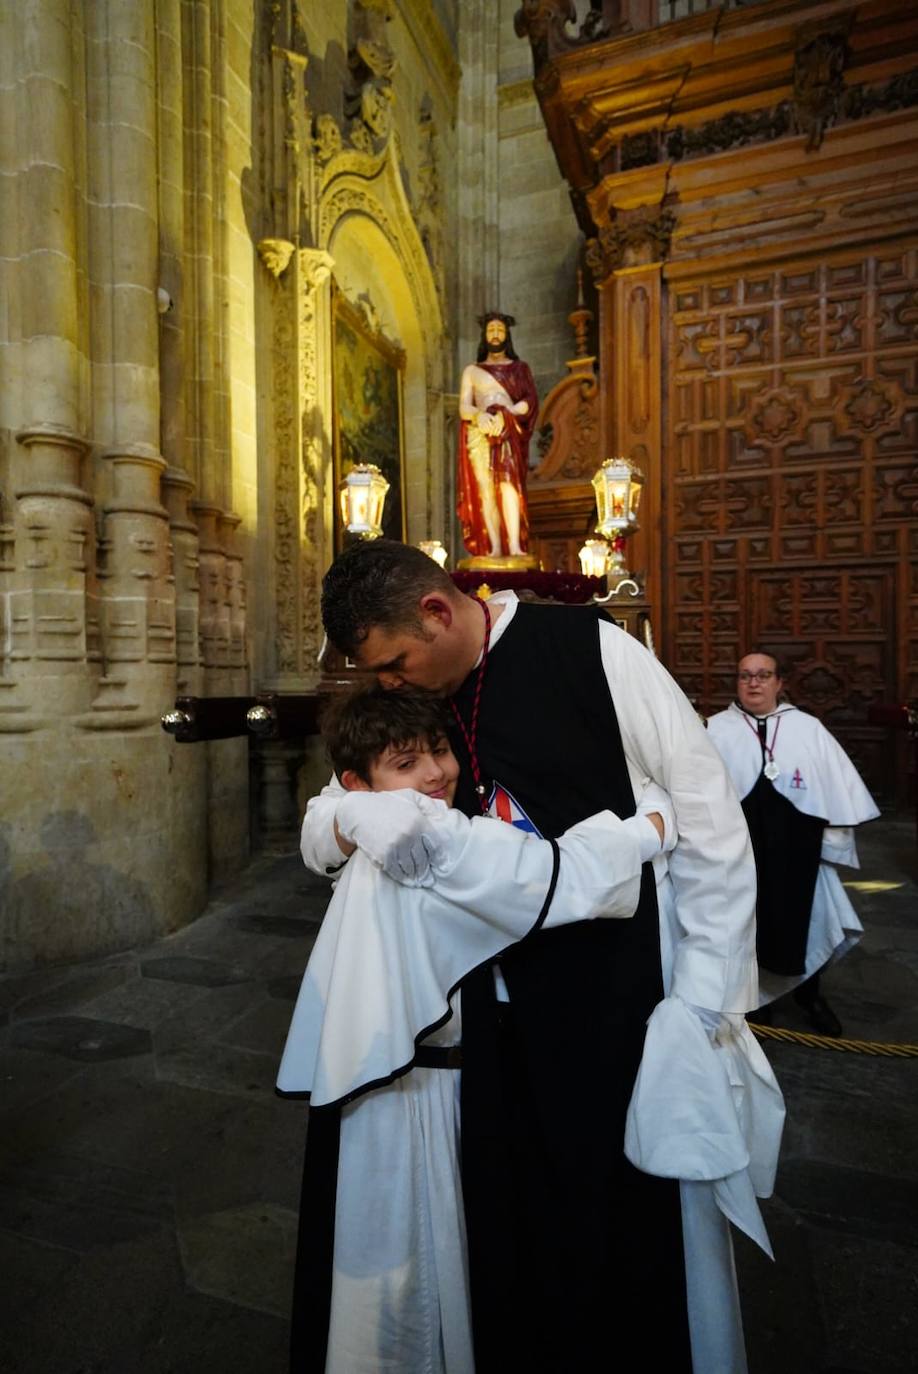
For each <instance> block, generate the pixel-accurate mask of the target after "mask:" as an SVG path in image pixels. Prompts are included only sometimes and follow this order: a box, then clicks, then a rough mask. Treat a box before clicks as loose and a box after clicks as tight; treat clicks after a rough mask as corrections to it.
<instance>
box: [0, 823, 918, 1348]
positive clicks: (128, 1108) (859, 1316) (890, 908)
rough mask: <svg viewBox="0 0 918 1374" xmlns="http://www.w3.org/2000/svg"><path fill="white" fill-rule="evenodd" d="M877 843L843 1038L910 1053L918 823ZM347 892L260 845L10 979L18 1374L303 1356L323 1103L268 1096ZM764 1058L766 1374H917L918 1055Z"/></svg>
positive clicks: (1, 1155)
mask: <svg viewBox="0 0 918 1374" xmlns="http://www.w3.org/2000/svg"><path fill="white" fill-rule="evenodd" d="M861 851H862V858H863V869H862V871H861V873H860V874H855V873H852V874H850V875H849V876H850V877H851V878H852V879H860V880H862V881H866V883H867V884H868V888H870V887H872V888H873V890H854V891H853V893H852V895H853V897H854V900H855V903H856V905H857V906H858V909H859V910H860V912H861V913H862V915H863V917H864V920H865V924H866V925H867V928H868V933H867V937H866V939H865V940H864V942H863V944H862V946H861V947H860V948H859V949H857V950H855V951H854V953H852V954H851V955H850V956H849V957H848V958H847V959H846V960H845V961H844V962H843V963H842V964H840V965H839V967H838V968H837V969H836V970H834V971H833V972H832V974H831V975H829V977H827V979H826V983H825V988H826V991H827V993H828V994H829V995H830V997H831V1000H832V1003H833V1005H834V1006H835V1007H836V1009H837V1011H838V1013H839V1015H840V1016H841V1017H842V1020H843V1021H844V1023H845V1030H846V1033H848V1034H850V1035H854V1036H859V1037H863V1038H865V1039H872V1040H878V1041H886V1042H888V1041H897V1042H909V1043H912V1044H915V1043H918V997H916V992H918V922H916V914H918V904H916V895H918V886H916V876H918V867H916V850H915V836H914V826H913V825H912V824H911V823H910V822H908V821H905V820H902V821H887V822H880V823H877V824H875V825H874V826H872V827H870V828H869V829H868V831H867V832H866V834H865V835H864V839H863V842H862V845H861ZM884 883H892V884H896V885H897V886H893V887H883V886H882V884H884ZM877 884H880V886H879V887H877V886H876V885H877ZM326 900H327V887H326V885H325V884H324V883H323V882H320V881H319V880H317V879H316V880H314V879H312V878H310V877H309V876H308V875H307V874H306V873H305V872H304V871H303V870H302V868H301V867H300V865H299V862H298V859H296V858H295V857H293V856H290V857H282V858H275V859H263V860H260V861H258V862H257V863H255V864H253V865H252V867H251V868H250V869H249V870H248V871H247V873H246V874H245V875H244V877H243V879H242V880H241V881H239V882H238V883H237V884H236V886H235V887H234V889H233V891H232V892H230V893H227V894H225V895H224V896H223V897H221V898H219V899H217V900H215V901H214V902H213V903H212V904H211V906H210V907H209V908H208V910H207V912H206V914H205V915H204V916H203V917H202V918H201V919H200V920H199V921H197V922H196V923H195V924H194V925H193V926H192V927H191V928H190V929H188V930H185V931H183V932H181V933H180V934H178V935H175V936H172V937H171V938H169V939H166V940H163V941H160V942H159V943H158V944H156V945H154V946H152V947H150V948H146V949H141V950H136V951H133V952H131V953H129V954H124V955H120V956H118V957H116V958H109V959H104V960H99V961H95V962H92V963H87V964H83V965H79V966H76V967H68V968H56V969H50V970H46V971H44V972H42V973H36V974H31V975H27V976H23V977H10V978H7V979H5V980H0V1082H2V1093H0V1273H2V1275H3V1280H2V1283H0V1368H2V1369H3V1370H4V1371H6V1372H7V1374H187V1372H188V1371H192V1370H193V1371H195V1372H196V1374H225V1371H229V1370H232V1371H233V1374H275V1371H277V1374H281V1371H284V1369H285V1359H286V1340H287V1310H288V1301H289V1292H290V1281H291V1268H292V1260H293V1248H294V1232H295V1221H296V1206H297V1193H298V1186H299V1171H300V1161H301V1154H302V1144H303V1138H304V1133H305V1118H306V1110H305V1108H304V1107H303V1106H301V1105H299V1104H294V1103H291V1102H283V1101H279V1100H277V1099H276V1098H275V1097H274V1096H273V1091H272V1089H273V1082H274V1075H275V1070H276V1067H277V1061H278V1055H279V1052H280V1049H281V1046H282V1044H283V1040H284V1036H285V1033H286V1029H287V1024H288V1021H289V1017H290V1012H291V1009H292V1004H293V999H294V997H295V994H296V989H297V987H298V984H299V977H300V974H301V972H302V968H303V965H304V963H305V961H306V958H307V955H308V952H309V949H310V947H311V944H312V941H313V939H314V936H315V933H316V930H317V928H318V924H319V921H320V919H321V916H322V912H323V909H324V906H325V903H326ZM777 1022H778V1024H785V1025H793V1026H798V1027H800V1026H801V1025H802V1023H801V1022H800V1021H799V1019H798V1018H797V1016H796V1012H795V1009H794V1008H793V1007H792V1006H791V1007H787V1008H783V1007H782V1009H781V1010H780V1011H779V1012H778V1014H777ZM767 1049H768V1053H769V1055H770V1056H771V1058H772V1061H773V1063H774V1065H775V1068H776V1071H777V1073H778V1077H779V1078H780V1080H781V1082H782V1085H783V1087H784V1090H785V1093H786V1096H787V1101H788V1111H789V1124H788V1129H787V1134H786V1145H785V1151H784V1156H783V1163H782V1167H781V1171H780V1175H779V1180H778V1189H777V1195H776V1197H775V1198H774V1199H773V1200H772V1201H771V1202H770V1203H768V1204H767V1220H768V1224H769V1228H770V1231H771V1235H772V1239H773V1242H774V1246H775V1251H776V1254H777V1263H776V1264H774V1265H772V1264H771V1263H769V1262H768V1261H767V1260H765V1259H764V1257H762V1256H761V1255H760V1254H759V1253H758V1252H757V1251H755V1250H753V1249H752V1248H751V1247H749V1246H746V1245H739V1246H738V1263H739V1269H740V1279H741V1287H742V1291H743V1300H744V1310H745V1316H746V1327H747V1337H748V1343H749V1347H750V1365H751V1371H752V1374H829V1371H831V1372H832V1374H913V1371H914V1370H916V1369H918V1152H916V1150H915V1134H916V1126H918V1091H916V1089H918V1060H914V1059H913V1060H890V1059H868V1058H862V1057H855V1056H853V1055H847V1054H838V1053H828V1052H824V1051H817V1050H813V1049H804V1048H800V1047H798V1046H795V1045H774V1044H770V1045H768V1046H767ZM610 1367H611V1366H610ZM571 1374H579V1371H571ZM705 1374H708V1372H707V1371H705Z"/></svg>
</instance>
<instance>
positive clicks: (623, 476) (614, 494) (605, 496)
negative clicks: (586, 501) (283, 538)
mask: <svg viewBox="0 0 918 1374" xmlns="http://www.w3.org/2000/svg"><path fill="white" fill-rule="evenodd" d="M643 485H644V474H643V473H642V472H641V470H640V468H638V467H635V465H634V464H633V463H629V462H628V459H627V458H607V459H606V461H605V462H604V463H603V465H602V467H601V468H600V469H599V471H598V472H597V473H596V475H595V476H594V478H593V490H594V491H595V493H596V510H597V512H598V514H599V521H598V523H597V525H596V532H597V534H604V535H605V536H606V538H607V539H611V538H613V537H614V536H615V535H619V534H630V533H631V531H632V530H634V529H636V528H637V513H638V506H639V505H640V501H641V489H642V487H643Z"/></svg>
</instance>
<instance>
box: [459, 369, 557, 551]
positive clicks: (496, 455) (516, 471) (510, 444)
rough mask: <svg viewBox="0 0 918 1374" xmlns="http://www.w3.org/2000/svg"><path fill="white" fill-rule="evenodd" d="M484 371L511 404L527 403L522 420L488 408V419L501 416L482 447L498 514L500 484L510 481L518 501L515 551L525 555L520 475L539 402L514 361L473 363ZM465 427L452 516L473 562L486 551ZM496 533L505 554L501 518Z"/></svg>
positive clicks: (463, 424) (463, 425)
mask: <svg viewBox="0 0 918 1374" xmlns="http://www.w3.org/2000/svg"><path fill="white" fill-rule="evenodd" d="M477 366H478V367H480V368H481V369H482V370H483V371H484V372H489V373H490V374H491V376H492V377H494V378H495V379H496V380H497V381H498V382H500V384H501V386H502V387H503V388H504V390H505V391H506V392H507V394H508V395H509V396H510V399H511V400H512V401H513V403H514V405H515V404H516V403H517V402H518V401H527V402H528V403H529V409H528V411H527V412H526V414H525V415H514V414H512V413H511V412H510V411H509V410H508V409H507V408H506V407H505V406H496V405H495V406H489V407H488V411H489V413H490V414H492V415H493V414H496V413H497V412H498V411H500V412H501V414H502V415H503V417H504V428H503V432H502V433H501V434H499V435H488V436H487V437H488V443H489V445H490V449H491V467H490V471H491V480H492V481H493V483H494V485H495V487H496V488H497V490H496V491H495V500H496V502H497V509H498V511H500V509H501V505H500V491H499V486H500V483H501V482H512V484H513V486H514V487H515V488H516V490H517V492H518V493H519V497H520V547H521V548H522V550H523V552H524V553H525V552H526V550H527V549H528V547H529V521H528V518H527V511H526V475H527V473H528V471H529V440H530V438H531V437H532V431H533V430H534V429H535V423H536V419H537V418H538V413H539V397H538V394H537V392H536V388H535V382H534V381H533V377H532V372H531V371H530V369H529V364H528V363H524V362H522V361H521V360H520V359H517V360H516V361H515V362H507V363H488V362H483V363H478V364H477ZM470 423H471V422H469V421H467V420H460V422H459V462H458V474H457V476H458V487H459V504H458V507H457V513H458V515H459V519H460V521H461V522H462V539H463V542H464V544H465V547H466V548H467V549H468V551H469V553H470V554H472V555H473V557H481V556H482V555H486V554H489V553H490V552H491V541H490V539H489V538H488V530H487V526H486V525H485V519H484V512H483V510H482V504H481V494H480V492H479V489H478V483H477V482H476V480H475V473H474V472H473V470H472V464H471V461H470V458H469V449H468V439H467V434H468V429H469V425H470ZM500 534H501V548H500V552H501V553H506V552H507V547H508V540H507V531H506V530H505V528H504V522H503V516H501V522H500Z"/></svg>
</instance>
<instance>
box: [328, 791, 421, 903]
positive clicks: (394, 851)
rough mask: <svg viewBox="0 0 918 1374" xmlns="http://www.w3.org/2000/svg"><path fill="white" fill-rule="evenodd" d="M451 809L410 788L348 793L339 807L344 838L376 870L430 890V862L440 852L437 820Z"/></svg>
mask: <svg viewBox="0 0 918 1374" xmlns="http://www.w3.org/2000/svg"><path fill="white" fill-rule="evenodd" d="M445 810H446V803H445V802H442V801H434V800H433V799H432V798H430V797H425V796H423V795H422V794H421V793H420V792H415V791H413V790H412V789H411V788H404V789H402V790H399V791H397V792H348V793H347V795H346V796H344V797H342V798H341V800H340V801H339V802H338V805H337V806H336V808H335V821H336V823H337V826H338V832H339V834H340V835H341V838H342V839H344V840H349V841H350V842H351V844H356V845H357V847H358V849H362V850H363V852H364V854H366V856H367V858H368V859H371V860H372V862H373V863H374V864H376V866H377V868H381V869H382V870H383V872H384V873H388V875H389V877H390V878H394V879H395V881H396V882H399V883H404V884H406V885H407V886H409V887H430V886H431V885H432V883H433V881H434V876H433V873H432V871H431V862H432V860H433V859H435V858H436V857H437V854H438V852H439V841H438V837H437V835H436V829H437V827H436V824H435V821H434V819H433V818H435V817H436V816H437V815H439V814H441V813H442V812H443V811H445Z"/></svg>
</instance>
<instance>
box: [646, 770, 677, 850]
mask: <svg viewBox="0 0 918 1374" xmlns="http://www.w3.org/2000/svg"><path fill="white" fill-rule="evenodd" d="M652 811H656V812H657V814H658V815H660V816H661V817H662V818H663V841H662V843H661V845H660V847H659V850H658V851H657V852H658V853H660V854H668V853H669V852H670V850H672V849H675V847H676V841H677V840H678V838H679V835H678V832H677V830H676V813H675V811H674V810H673V804H672V802H671V801H670V799H669V793H668V792H664V791H663V788H662V787H660V786H659V785H658V784H657V783H655V782H649V783H648V784H647V786H646V787H645V788H644V791H643V792H642V793H641V795H640V798H639V799H638V804H637V813H636V814H637V815H638V816H649V815H650V813H651V812H652Z"/></svg>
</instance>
